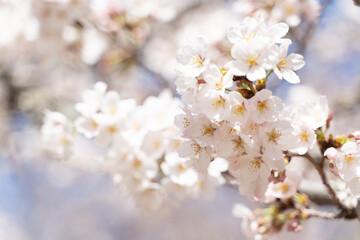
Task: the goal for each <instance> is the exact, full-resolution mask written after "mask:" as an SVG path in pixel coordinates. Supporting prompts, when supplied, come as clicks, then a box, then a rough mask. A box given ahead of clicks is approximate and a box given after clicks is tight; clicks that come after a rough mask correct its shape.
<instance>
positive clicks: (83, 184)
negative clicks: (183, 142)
mask: <svg viewBox="0 0 360 240" xmlns="http://www.w3.org/2000/svg"><path fill="white" fill-rule="evenodd" d="M258 15H262V16H263V17H265V18H266V19H267V20H268V21H269V22H270V23H276V22H279V21H283V22H286V23H288V24H289V25H290V27H291V28H290V31H289V34H288V35H287V37H288V38H290V39H291V40H292V41H293V44H292V48H291V49H290V51H291V52H297V53H300V54H302V55H304V58H305V62H306V65H305V67H304V68H302V69H301V70H300V71H299V72H298V74H299V76H300V79H301V83H300V84H299V85H298V86H293V85H290V84H289V83H287V82H285V81H280V80H277V79H275V78H273V79H271V80H270V83H269V84H270V86H269V88H270V89H271V90H273V91H274V94H275V95H277V96H280V97H281V98H283V99H285V101H287V102H288V103H299V102H301V101H303V100H304V99H307V98H311V97H313V96H316V95H318V94H321V95H326V96H327V97H328V100H329V106H330V108H331V109H332V111H333V112H334V121H333V122H332V126H331V131H332V132H333V133H335V134H348V133H350V132H352V131H353V130H359V129H360V124H359V123H360V111H359V110H360V104H359V103H360V41H359V39H360V31H359V29H360V7H357V6H355V5H354V4H353V2H352V1H351V0H323V1H316V0H306V1H305V0H263V1H260V0H182V1H175V0H123V1H121V0H118V1H116V0H92V1H86V0H0V105H1V106H0V239H4V240H7V239H9V240H28V239H29V240H30V239H31V240H58V239H59V240H60V239H66V240H80V239H87V240H92V239H94V240H95V239H101V240H115V239H207V240H209V239H243V235H242V233H241V227H240V226H241V221H240V220H239V219H237V218H234V217H233V216H232V214H231V209H232V207H233V205H234V203H237V202H245V203H247V204H248V205H249V206H253V207H256V204H254V203H253V202H252V200H251V199H249V198H247V197H242V196H240V195H239V193H238V190H237V189H236V188H233V187H231V186H223V187H221V188H220V189H219V190H218V192H217V195H216V198H215V200H214V201H213V202H207V201H205V200H202V199H198V200H187V201H185V202H183V203H181V204H180V205H178V206H174V207H173V209H171V211H170V213H169V214H167V215H165V216H144V215H142V214H141V212H139V211H137V209H136V207H135V206H134V205H133V203H132V202H131V201H128V199H126V198H125V197H124V196H123V195H122V194H121V192H120V191H119V189H117V188H116V187H114V186H113V184H112V182H111V180H110V179H109V178H108V177H107V176H106V175H105V174H103V173H101V172H99V171H95V170H90V171H89V170H86V171H85V170H79V169H76V168H71V167H68V166H65V165H63V164H61V163H59V162H58V161H57V160H55V159H51V158H49V157H44V155H43V154H42V146H41V140H40V139H41V136H40V131H39V129H40V126H41V124H42V119H43V117H44V110H45V109H50V110H52V111H60V112H63V113H64V114H65V115H66V116H67V117H69V119H71V120H73V119H74V118H75V116H76V112H75V109H74V104H75V103H76V102H79V101H81V93H82V92H83V91H84V90H85V89H88V88H91V87H92V86H93V84H94V83H95V82H97V81H104V82H106V83H107V84H108V85H109V89H112V90H116V91H118V92H119V94H120V96H121V97H123V98H134V99H136V101H137V102H138V103H139V104H140V103H142V101H144V99H145V98H146V97H148V96H151V95H158V94H159V92H160V91H161V90H163V89H165V88H169V89H171V91H172V92H173V93H174V94H175V95H176V91H175V84H174V82H175V79H176V72H175V70H174V69H175V64H176V59H175V56H176V53H177V51H178V49H179V48H180V47H182V46H184V45H186V44H187V40H188V39H189V38H193V37H199V36H201V37H203V38H204V39H206V41H207V42H208V44H209V49H210V57H211V59H212V61H214V62H215V63H218V64H220V65H221V64H225V63H226V62H227V61H228V60H229V59H230V55H229V51H230V46H231V45H230V43H229V42H228V40H227V39H226V34H227V29H228V27H229V26H232V25H234V24H237V23H240V22H241V21H242V19H243V18H244V17H246V16H258ZM304 167H306V166H304ZM310 175H311V174H309V179H315V180H316V176H310ZM322 208H324V209H325V210H331V209H328V208H326V206H324V207H322ZM359 226H360V225H359V223H358V222H356V221H352V222H346V221H324V220H318V219H311V220H309V221H307V222H306V223H305V224H304V227H303V231H302V232H300V233H298V234H292V233H282V234H280V235H279V236H275V237H274V238H273V239H289V238H292V239H360V228H359Z"/></svg>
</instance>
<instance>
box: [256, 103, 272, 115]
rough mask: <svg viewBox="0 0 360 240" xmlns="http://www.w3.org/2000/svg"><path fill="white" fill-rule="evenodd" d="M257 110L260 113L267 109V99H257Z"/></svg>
mask: <svg viewBox="0 0 360 240" xmlns="http://www.w3.org/2000/svg"><path fill="white" fill-rule="evenodd" d="M257 108H258V110H259V111H260V112H261V113H264V112H267V111H268V110H269V106H268V105H267V101H262V102H261V101H259V102H258V105H257Z"/></svg>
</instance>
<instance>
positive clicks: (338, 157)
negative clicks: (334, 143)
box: [324, 131, 360, 195]
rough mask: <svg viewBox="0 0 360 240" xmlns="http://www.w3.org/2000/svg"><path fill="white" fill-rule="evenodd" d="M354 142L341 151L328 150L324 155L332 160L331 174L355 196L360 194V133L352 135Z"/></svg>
mask: <svg viewBox="0 0 360 240" xmlns="http://www.w3.org/2000/svg"><path fill="white" fill-rule="evenodd" d="M350 137H352V138H353V139H354V140H352V141H348V142H346V143H344V144H343V145H342V146H341V148H340V149H338V150H337V149H335V148H334V147H331V148H328V149H327V150H326V151H325V153H324V155H325V156H326V157H327V158H328V159H329V160H330V162H329V167H330V169H331V172H332V173H333V174H334V175H335V176H337V177H338V178H340V179H341V180H343V181H344V182H345V184H346V186H347V187H349V189H350V190H351V192H352V193H353V194H356V195H357V194H360V145H359V144H360V132H359V131H355V132H353V133H352V134H350Z"/></svg>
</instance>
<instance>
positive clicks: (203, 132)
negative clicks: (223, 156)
mask: <svg viewBox="0 0 360 240" xmlns="http://www.w3.org/2000/svg"><path fill="white" fill-rule="evenodd" d="M200 131H201V135H203V136H212V135H213V132H214V129H213V128H212V127H211V126H210V125H209V126H205V127H203V128H202V129H200Z"/></svg>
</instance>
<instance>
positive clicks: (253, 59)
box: [245, 55, 259, 66]
mask: <svg viewBox="0 0 360 240" xmlns="http://www.w3.org/2000/svg"><path fill="white" fill-rule="evenodd" d="M258 58H259V57H257V56H254V55H250V56H249V57H248V58H247V59H245V62H246V63H247V64H248V65H249V66H255V65H257V60H258Z"/></svg>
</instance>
